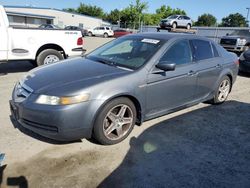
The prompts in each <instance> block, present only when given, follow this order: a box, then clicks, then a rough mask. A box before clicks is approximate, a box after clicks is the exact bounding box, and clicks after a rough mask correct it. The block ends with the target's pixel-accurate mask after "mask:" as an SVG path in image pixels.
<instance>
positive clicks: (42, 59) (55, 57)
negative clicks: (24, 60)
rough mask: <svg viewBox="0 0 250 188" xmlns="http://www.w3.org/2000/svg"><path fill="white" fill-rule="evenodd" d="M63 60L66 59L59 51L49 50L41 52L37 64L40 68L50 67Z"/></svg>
mask: <svg viewBox="0 0 250 188" xmlns="http://www.w3.org/2000/svg"><path fill="white" fill-rule="evenodd" d="M63 59H64V57H63V55H62V54H61V53H60V52H59V51H57V50H54V49H47V50H43V51H42V52H40V54H39V55H38V56H37V59H36V63H37V65H38V66H41V65H48V64H52V63H56V62H58V61H60V60H63Z"/></svg>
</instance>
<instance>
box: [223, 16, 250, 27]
mask: <svg viewBox="0 0 250 188" xmlns="http://www.w3.org/2000/svg"><path fill="white" fill-rule="evenodd" d="M220 26H222V27H247V26H248V24H247V20H246V18H245V17H244V16H242V15H241V14H239V13H235V14H230V15H229V16H227V17H224V18H222V22H221V24H220Z"/></svg>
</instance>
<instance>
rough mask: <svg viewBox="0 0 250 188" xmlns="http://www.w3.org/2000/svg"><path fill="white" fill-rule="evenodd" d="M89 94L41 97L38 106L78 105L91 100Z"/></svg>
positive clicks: (38, 99) (37, 101)
mask: <svg viewBox="0 0 250 188" xmlns="http://www.w3.org/2000/svg"><path fill="white" fill-rule="evenodd" d="M89 97H90V95H89V94H81V95H77V96H72V97H57V96H48V95H40V96H39V97H38V98H37V100H36V102H35V103H37V104H47V105H69V104H76V103H80V102H85V101H87V100H88V99H89Z"/></svg>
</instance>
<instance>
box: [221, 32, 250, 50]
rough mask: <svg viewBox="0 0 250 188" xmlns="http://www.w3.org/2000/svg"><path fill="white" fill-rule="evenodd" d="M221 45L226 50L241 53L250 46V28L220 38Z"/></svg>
mask: <svg viewBox="0 0 250 188" xmlns="http://www.w3.org/2000/svg"><path fill="white" fill-rule="evenodd" d="M220 45H221V46H223V47H224V48H225V49H226V50H228V51H232V52H236V53H238V54H241V53H242V52H244V51H246V50H247V49H249V48H250V30H249V29H244V30H236V31H234V32H233V33H231V34H227V36H224V37H222V38H221V40H220Z"/></svg>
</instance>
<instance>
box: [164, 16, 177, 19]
mask: <svg viewBox="0 0 250 188" xmlns="http://www.w3.org/2000/svg"><path fill="white" fill-rule="evenodd" d="M177 17H178V16H176V15H173V16H169V17H168V18H167V19H176V18H177Z"/></svg>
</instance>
